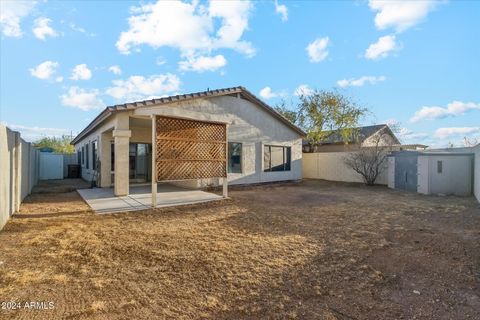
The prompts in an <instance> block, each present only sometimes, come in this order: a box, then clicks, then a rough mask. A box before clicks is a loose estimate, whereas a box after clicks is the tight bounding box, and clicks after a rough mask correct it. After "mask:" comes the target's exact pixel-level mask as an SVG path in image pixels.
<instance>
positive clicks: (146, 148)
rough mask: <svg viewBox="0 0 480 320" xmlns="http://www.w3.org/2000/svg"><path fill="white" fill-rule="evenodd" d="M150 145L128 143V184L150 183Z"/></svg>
mask: <svg viewBox="0 0 480 320" xmlns="http://www.w3.org/2000/svg"><path fill="white" fill-rule="evenodd" d="M151 150H152V145H151V144H150V143H130V148H129V177H130V182H133V183H142V182H147V181H151V180H150V179H151V161H152V160H151V159H152V158H151V156H152V152H151Z"/></svg>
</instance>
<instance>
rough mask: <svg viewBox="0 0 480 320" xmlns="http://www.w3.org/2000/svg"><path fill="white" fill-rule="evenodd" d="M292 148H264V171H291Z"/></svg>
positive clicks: (267, 146)
mask: <svg viewBox="0 0 480 320" xmlns="http://www.w3.org/2000/svg"><path fill="white" fill-rule="evenodd" d="M291 158H292V148H291V147H281V146H269V145H266V146H265V147H264V148H263V169H264V171H265V172H268V171H290V166H291V162H292V160H291Z"/></svg>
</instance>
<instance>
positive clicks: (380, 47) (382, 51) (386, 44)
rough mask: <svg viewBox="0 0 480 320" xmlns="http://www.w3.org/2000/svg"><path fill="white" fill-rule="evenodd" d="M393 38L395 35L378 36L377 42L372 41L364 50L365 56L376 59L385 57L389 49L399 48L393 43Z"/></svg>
mask: <svg viewBox="0 0 480 320" xmlns="http://www.w3.org/2000/svg"><path fill="white" fill-rule="evenodd" d="M395 40H396V39H395V35H388V36H383V37H380V38H378V40H377V42H375V43H372V44H371V45H370V46H369V47H368V49H367V50H366V51H365V58H367V59H370V60H376V59H381V58H385V57H387V56H388V55H389V54H390V52H391V51H394V50H398V49H399V46H398V45H397V44H396V43H395Z"/></svg>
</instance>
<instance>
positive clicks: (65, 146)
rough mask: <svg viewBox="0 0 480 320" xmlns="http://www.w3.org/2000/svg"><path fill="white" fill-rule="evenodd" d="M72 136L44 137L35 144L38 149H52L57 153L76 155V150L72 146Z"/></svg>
mask: <svg viewBox="0 0 480 320" xmlns="http://www.w3.org/2000/svg"><path fill="white" fill-rule="evenodd" d="M70 141H71V137H70V136H62V137H61V138H57V137H44V138H42V139H40V140H38V141H36V142H34V143H33V146H34V147H36V148H52V149H53V152H57V153H75V148H74V147H73V146H72V145H71V144H70Z"/></svg>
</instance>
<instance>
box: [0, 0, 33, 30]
mask: <svg viewBox="0 0 480 320" xmlns="http://www.w3.org/2000/svg"><path fill="white" fill-rule="evenodd" d="M35 5H36V1H5V0H2V1H0V28H1V30H2V33H3V35H4V36H6V37H16V38H19V37H21V36H22V29H21V27H20V22H21V20H22V19H23V18H25V17H26V16H28V15H29V14H30V13H31V12H32V10H33V8H34V7H35Z"/></svg>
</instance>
